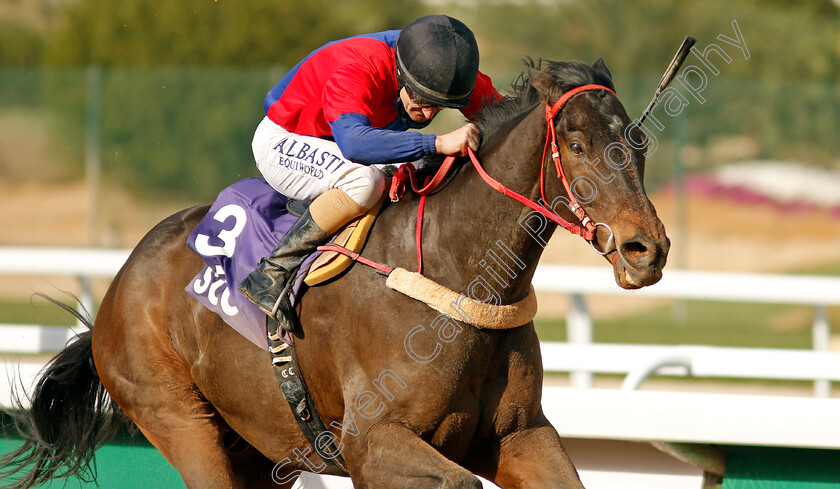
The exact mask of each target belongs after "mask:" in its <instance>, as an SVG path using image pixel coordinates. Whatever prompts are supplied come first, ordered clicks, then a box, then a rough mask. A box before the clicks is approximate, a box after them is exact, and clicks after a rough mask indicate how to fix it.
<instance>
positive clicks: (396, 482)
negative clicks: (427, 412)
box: [345, 424, 481, 489]
mask: <svg viewBox="0 0 840 489" xmlns="http://www.w3.org/2000/svg"><path fill="white" fill-rule="evenodd" d="M345 441H349V440H347V438H345ZM354 442H355V443H353V444H352V445H351V446H348V447H347V448H348V452H347V461H348V463H350V464H351V467H350V473H351V477H352V479H353V485H354V487H356V489H393V488H395V487H410V488H412V489H481V482H479V480H478V478H476V477H475V476H474V475H472V473H470V472H469V471H468V470H466V469H464V468H463V467H461V466H459V465H457V464H456V463H454V462H452V461H451V460H449V459H447V458H446V457H444V456H443V455H441V454H440V453H439V452H438V451H437V450H435V449H434V448H433V447H432V446H431V445H429V444H428V443H426V442H425V441H423V440H422V439H420V437H418V436H417V434H415V433H414V432H413V431H411V430H409V429H407V428H405V427H403V426H398V425H393V424H392V425H380V426H376V427H374V428H372V429H371V431H369V432H368V433H367V436H366V437H365V438H363V439H358V440H354Z"/></svg>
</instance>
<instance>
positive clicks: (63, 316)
mask: <svg viewBox="0 0 840 489" xmlns="http://www.w3.org/2000/svg"><path fill="white" fill-rule="evenodd" d="M59 299H60V300H62V302H64V303H66V304H72V302H70V301H69V300H67V301H65V300H64V298H59ZM0 323H4V324H41V325H46V326H71V325H73V324H76V318H74V317H73V316H72V315H70V314H69V313H67V312H66V311H63V310H62V309H61V308H59V307H57V306H56V305H54V304H50V303H49V302H47V301H46V300H44V299H41V298H40V297H33V298H32V299H31V300H22V301H12V300H0Z"/></svg>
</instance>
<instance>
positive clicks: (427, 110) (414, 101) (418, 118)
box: [400, 86, 443, 122]
mask: <svg viewBox="0 0 840 489" xmlns="http://www.w3.org/2000/svg"><path fill="white" fill-rule="evenodd" d="M412 95H413V94H412V93H411V92H410V91H409V89H408V88H407V87H405V86H404V87H402V88H401V89H400V101H402V104H403V107H405V113H406V114H408V116H409V117H411V120H413V121H414V122H427V121H430V120H432V119H434V117H435V116H436V115H437V113H438V112H440V111H441V110H443V107H441V106H439V105H435V104H433V103H431V102H428V101H425V100H422V99H419V98H413V97H412Z"/></svg>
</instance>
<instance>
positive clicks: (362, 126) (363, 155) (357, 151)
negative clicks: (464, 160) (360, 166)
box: [332, 113, 436, 164]
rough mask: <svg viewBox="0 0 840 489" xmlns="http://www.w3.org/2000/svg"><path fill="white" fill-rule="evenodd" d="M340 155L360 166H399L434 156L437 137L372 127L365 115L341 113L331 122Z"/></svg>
mask: <svg viewBox="0 0 840 489" xmlns="http://www.w3.org/2000/svg"><path fill="white" fill-rule="evenodd" d="M332 133H333V138H335V142H336V144H338V147H339V149H341V153H342V154H343V155H344V157H345V158H347V159H348V160H350V161H355V162H357V163H369V164H374V163H377V164H378V163H398V162H405V161H414V160H418V159H420V158H422V157H423V156H425V155H428V154H434V153H435V152H436V151H435V135H434V134H423V133H419V132H406V131H393V130H390V129H382V128H378V127H373V126H371V124H370V120H368V118H367V117H365V116H364V115H362V114H356V113H347V114H341V115H340V116H339V117H338V119H336V120H335V122H333V123H332Z"/></svg>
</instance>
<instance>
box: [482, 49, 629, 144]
mask: <svg viewBox="0 0 840 489" xmlns="http://www.w3.org/2000/svg"><path fill="white" fill-rule="evenodd" d="M522 63H523V64H524V65H525V71H523V72H522V73H521V74H520V75H519V76H518V77H517V78H516V79H515V80H514V81H513V82H512V83H511V91H512V94H511V95H510V96H509V97H506V98H505V99H504V100H502V101H501V102H498V103H496V104H494V105H488V106H486V107H485V108H484V109H482V111H481V114H480V116H479V119H478V121H477V122H476V124H477V125H478V128H479V130H480V131H481V138H482V140H483V141H485V142H486V141H487V140H488V139H490V138H491V137H493V136H494V135H495V134H496V133H498V132H500V130H501V129H504V128H508V127H509V126H510V125H511V124H513V123H515V122H517V121H518V120H519V119H520V118H521V117H522V116H524V115H525V114H527V113H529V112H530V111H531V110H532V109H533V108H534V107H535V106H536V105H537V104H538V103H542V97H541V95H540V94H539V93H538V92H537V90H536V89H535V88H534V87H533V86H531V83H530V79H529V77H528V72H529V70H537V71H542V72H543V73H546V74H549V75H551V76H552V78H554V80H555V81H556V83H557V89H558V93H557V95H558V96H559V95H561V94H563V93H565V92H567V91H569V90H571V89H572V88H575V87H579V86H581V85H587V84H591V83H597V84H600V85H605V86H607V87H610V88H612V87H613V83H612V79H610V78H609V77H608V76H607V75H606V74H604V73H601V72H598V71H595V70H594V69H593V68H592V66H589V65H588V64H586V63H584V62H582V61H551V60H547V59H543V58H539V59H538V60H536V61H535V60H533V59H532V58H529V57H526V58H524V59H523V60H522Z"/></svg>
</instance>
